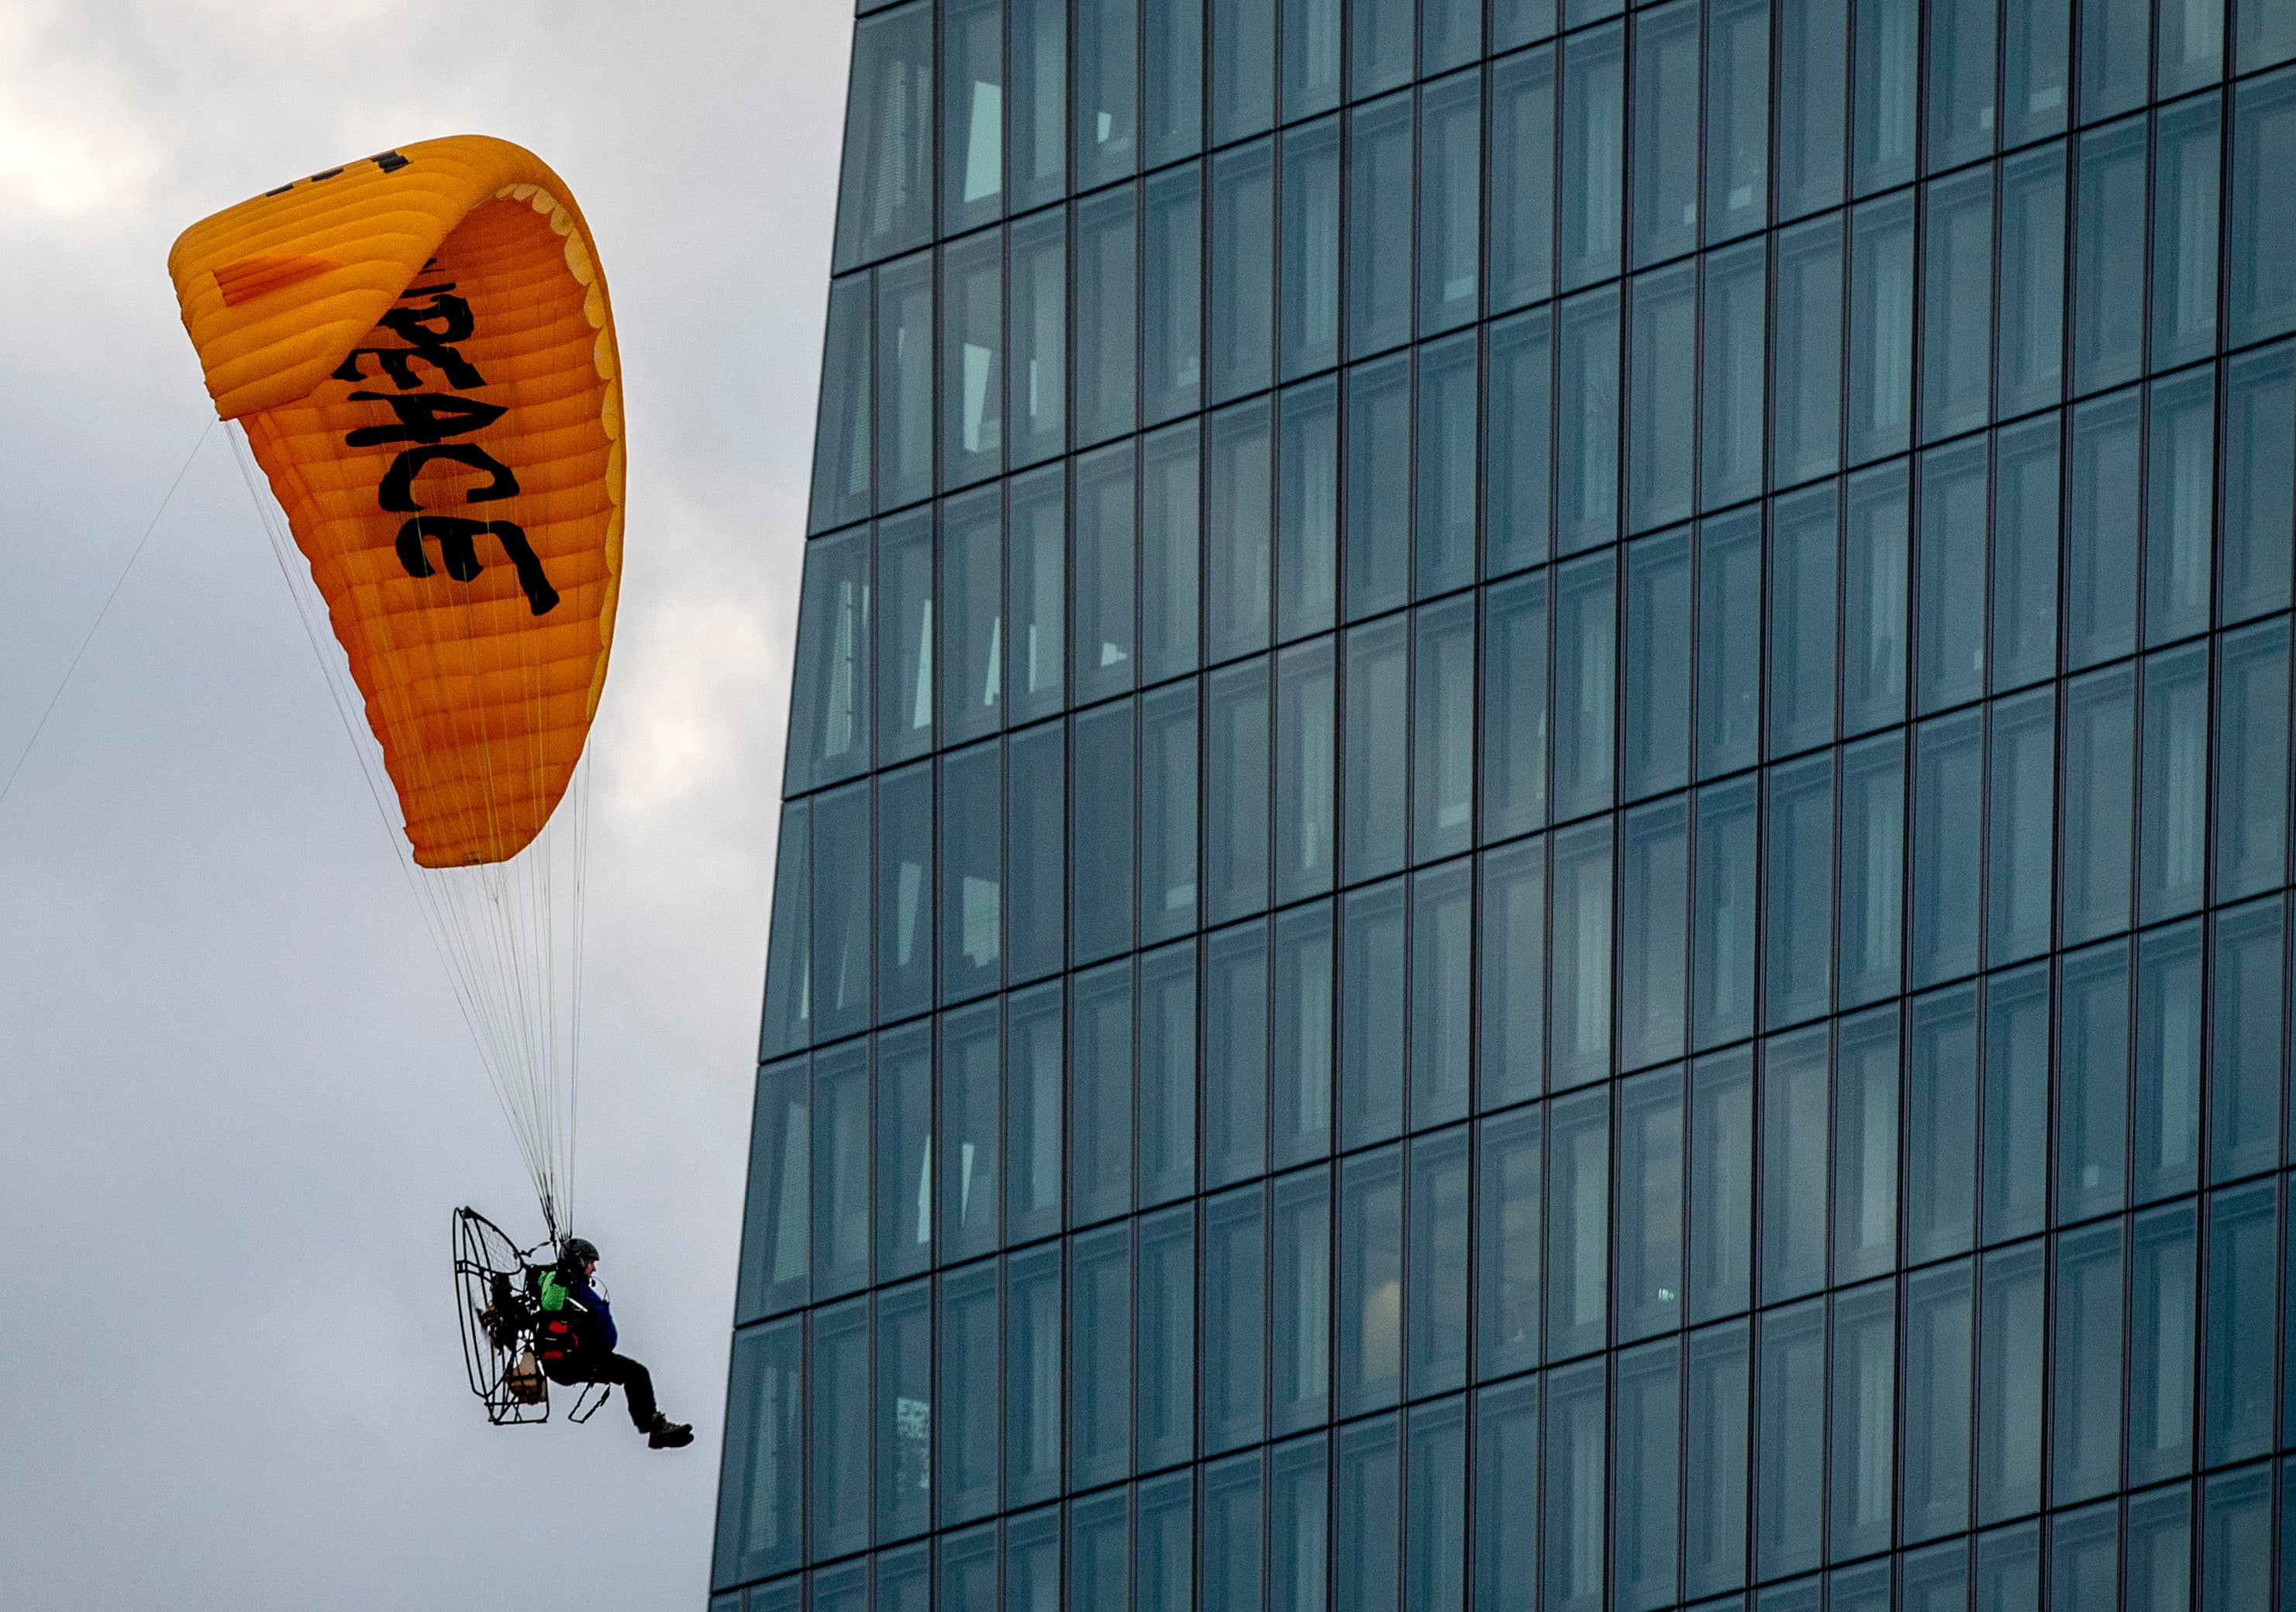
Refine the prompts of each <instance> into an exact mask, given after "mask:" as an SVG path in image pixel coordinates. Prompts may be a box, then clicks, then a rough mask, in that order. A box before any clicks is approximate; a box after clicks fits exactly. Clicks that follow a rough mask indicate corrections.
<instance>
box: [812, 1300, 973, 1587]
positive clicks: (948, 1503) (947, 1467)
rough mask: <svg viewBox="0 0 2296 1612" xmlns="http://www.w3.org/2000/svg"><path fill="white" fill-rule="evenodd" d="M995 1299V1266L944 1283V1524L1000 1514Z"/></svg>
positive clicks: (941, 1452)
mask: <svg viewBox="0 0 2296 1612" xmlns="http://www.w3.org/2000/svg"><path fill="white" fill-rule="evenodd" d="M996 1300H997V1293H996V1264H994V1263H993V1262H989V1261H983V1262H982V1263H980V1264H976V1265H968V1266H966V1267H965V1268H964V1270H963V1271H961V1272H954V1273H952V1274H950V1275H948V1276H945V1277H943V1278H942V1279H941V1284H940V1347H939V1365H940V1389H941V1399H942V1405H941V1438H940V1448H939V1452H937V1453H938V1455H939V1461H940V1470H939V1472H937V1473H935V1474H934V1477H935V1479H936V1481H937V1482H938V1483H939V1487H940V1520H941V1522H942V1523H943V1524H949V1523H959V1522H969V1521H971V1520H972V1518H976V1517H986V1516H988V1514H989V1513H990V1512H992V1511H994V1510H996V1456H997V1446H996V1429H997V1421H998V1409H999V1401H998V1395H997V1388H998V1382H997V1379H998V1378H999V1376H1000V1375H1001V1372H1000V1371H999V1369H998V1368H999V1365H1000V1363H1001V1362H1002V1360H1003V1358H1004V1357H1003V1355H1002V1354H1001V1353H1000V1352H999V1350H998V1348H997V1336H996V1333H997V1327H996V1307H997V1305H996ZM832 1403H835V1402H834V1401H832ZM991 1582H992V1583H993V1582H994V1581H993V1580H992V1581H991Z"/></svg>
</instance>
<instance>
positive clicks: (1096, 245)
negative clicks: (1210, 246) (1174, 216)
mask: <svg viewBox="0 0 2296 1612" xmlns="http://www.w3.org/2000/svg"><path fill="white" fill-rule="evenodd" d="M1085 3H1086V4H1087V5H1090V4H1123V3H1124V0H1085ZM1078 76H1079V78H1081V77H1082V75H1081V74H1079V75H1078ZM1079 89H1080V92H1081V86H1079ZM1079 157H1080V158H1081V153H1079ZM1135 203H1136V195H1135V193H1134V191H1133V189H1132V187H1131V186H1129V185H1127V186H1125V187H1124V188H1122V189H1120V190H1116V191H1111V192H1109V193H1108V194H1106V195H1103V196H1098V197H1095V198H1094V199H1093V200H1090V201H1086V202H1080V203H1078V207H1077V216H1076V217H1077V244H1076V258H1077V297H1076V344H1077V351H1076V390H1077V396H1076V429H1077V443H1078V446H1084V445H1085V444H1087V443H1094V442H1104V441H1106V440H1107V439H1108V438H1111V437H1114V436H1117V435H1119V434H1120V433H1122V432H1125V431H1128V430H1132V428H1133V426H1134V425H1135V424H1136V422H1137V420H1138V415H1139V409H1138V400H1137V398H1136V397H1135V396H1134V392H1135V388H1136V381H1137V375H1138V369H1137V365H1138V361H1139V348H1140V334H1139V317H1140V315H1139V308H1138V306H1137V290H1138V283H1139V270H1138V251H1139V231H1138V228H1137V225H1136V223H1135V221H1134V218H1133V209H1134V206H1135Z"/></svg>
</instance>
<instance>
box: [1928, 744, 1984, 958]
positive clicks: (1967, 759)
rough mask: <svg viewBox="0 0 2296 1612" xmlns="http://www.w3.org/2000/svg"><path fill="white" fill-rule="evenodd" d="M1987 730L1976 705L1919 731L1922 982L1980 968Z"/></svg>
mask: <svg viewBox="0 0 2296 1612" xmlns="http://www.w3.org/2000/svg"><path fill="white" fill-rule="evenodd" d="M1982 732H1983V724H1982V722H1981V719H1980V713H1978V712H1976V711H1970V712H1967V713H1965V714H1964V715H1962V716H1948V717H1943V718H1941V719H1939V720H1938V721H1936V722H1932V723H1929V724H1925V725H1924V726H1923V727H1921V728H1919V729H1916V730H1915V735H1914V880H1913V920H1914V922H1913V940H1912V948H1911V950H1912V959H1911V960H1912V962H1913V983H1914V985H1915V986H1916V987H1919V986H1925V985H1934V984H1937V983H1938V982H1939V981H1941V980H1947V979H1951V978H1955V977H1956V976H1957V975H1962V974H1969V973H1973V972H1974V971H1975V970H1976V968H1977V953H1978V937H1979V934H1980V930H1979V928H1978V921H1977V904H1978V896H1979V892H1980V888H1981V884H1980V879H1981V873H1980V854H1981V849H1982V846H1983V843H1984V842H1983V839H1982V838H1981V836H1980V832H1979V830H1980V814H1981V813H1982V811H1983V809H1984V805H1985V796H1984V790H1983V779H1984V766H1985V759H1984V753H1983V749H1982V748H1981V740H1982Z"/></svg>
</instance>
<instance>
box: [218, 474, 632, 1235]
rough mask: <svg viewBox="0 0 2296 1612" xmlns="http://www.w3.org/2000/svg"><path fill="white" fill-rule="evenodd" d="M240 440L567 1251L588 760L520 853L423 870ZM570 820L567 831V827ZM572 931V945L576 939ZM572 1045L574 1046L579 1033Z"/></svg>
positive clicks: (359, 747)
mask: <svg viewBox="0 0 2296 1612" xmlns="http://www.w3.org/2000/svg"><path fill="white" fill-rule="evenodd" d="M230 435H231V439H232V446H233V450H234V455H235V456H236V457H237V459H238V461H239V465H240V471H241V474H242V477H243V478H244V479H246V481H247V485H248V492H249V495H250V497H252V498H253V500H254V502H255V506H256V510H257V512H258V516H259V517H260V519H261V520H262V522H263V528H264V533H265V536H266V538H267V539H268V540H269V542H270V544H271V550H272V558H273V559H274V561H276V563H277V564H278V567H279V570H280V574H281V577H283V580H284V581H285V583H286V585H287V591H288V594H289V596H290V597H291V599H293V601H295V610H296V615H297V617H298V618H299V620H300V621H301V622H302V625H303V631H304V636H305V637H306V638H307V640H308V641H309V642H310V644H311V651H312V654H313V656H314V658H315V659H316V660H317V661H318V663H319V668H320V673H321V675H322V676H323V678H324V680H325V682H326V684H327V691H328V693H329V695H330V696H331V698H332V700H333V702H334V706H335V714H336V716H337V717H338V718H339V719H340V721H341V723H342V724H343V732H344V733H345V735H346V737H347V738H348V740H349V741H350V744H351V749H352V753H353V754H354V755H355V756H356V757H357V758H358V764H359V772H360V774H361V776H362V777H363V778H364V779H365V782H366V786H367V793H368V796H369V798H372V799H373V802H374V806H375V813H376V815H377V817H378V818H379V819H380V820H381V822H382V825H383V831H384V835H385V838H386V839H389V842H390V845H391V847H392V849H393V851H394V853H395V854H396V855H397V856H398V863H399V868H400V871H401V872H402V873H403V874H404V875H405V877H406V880H407V886H408V888H409V889H410V890H411V891H412V892H413V894H414V898H415V904H416V907H417V908H418V910H419V911H420V912H422V919H423V927H424V929H426V930H427V931H428V932H429V934H430V942H431V945H432V948H433V949H434V950H435V951H436V952H437V953H438V954H439V961H440V964H441V966H442V968H443V969H444V970H445V972H446V974H447V978H448V980H449V981H450V983H451V984H452V985H453V986H454V989H455V1002H456V1004H457V1006H459V1007H460V1009H461V1010H462V1014H463V1024H464V1026H465V1027H466V1028H467V1029H468V1030H469V1031H470V1034H471V1042H472V1043H473V1045H474V1046H475V1048H476V1049H477V1051H478V1053H479V1059H480V1063H481V1064H483V1065H484V1066H485V1068H486V1070H487V1076H488V1083H489V1084H491V1085H492V1086H493V1088H494V1092H495V1098H496V1102H497V1103H498V1104H499V1105H500V1106H501V1109H502V1110H503V1116H504V1119H505V1120H506V1121H507V1122H508V1124H509V1125H510V1129H511V1133H512V1138H513V1139H514V1141H516V1143H517V1145H518V1149H519V1154H520V1158H521V1162H522V1163H523V1164H524V1165H525V1166H526V1171H527V1174H528V1176H529V1180H530V1181H531V1182H533V1185H534V1190H535V1197H536V1199H537V1204H538V1207H540V1209H541V1212H542V1217H543V1222H544V1224H545V1228H546V1229H547V1231H548V1232H549V1236H550V1239H551V1241H552V1243H553V1246H554V1244H555V1242H556V1240H557V1239H558V1237H559V1236H560V1234H561V1233H562V1231H564V1230H565V1229H567V1228H568V1227H569V1226H570V1218H569V1208H570V1197H571V1191H570V1189H571V1185H572V1140H573V1127H572V1099H573V1083H572V1081H571V1079H570V1077H568V1076H567V1075H566V1074H564V1073H562V1071H565V1070H566V1068H567V1066H566V1065H563V1064H562V1063H561V1062H560V1058H559V1053H560V1050H561V1043H560V1035H559V1019H560V1018H561V1016H562V1013H565V1012H568V1011H578V1007H579V1003H578V994H576V993H573V992H570V991H569V992H562V991H561V990H560V989H559V982H558V980H557V978H556V971H555V967H554V957H555V953H556V952H557V950H558V949H559V947H560V946H561V945H563V944H567V943H568V942H569V940H570V938H571V939H572V941H573V942H574V944H578V937H579V935H580V931H581V916H580V904H581V891H582V883H581V879H580V863H581V858H582V855H583V852H584V850H585V848H586V845H587V838H588V837H587V833H586V816H587V813H586V810H585V808H586V804H587V803H586V799H585V797H586V794H587V790H586V782H587V775H588V768H587V765H586V764H585V765H583V766H582V767H580V768H579V769H578V772H577V774H576V777H575V779H574V781H573V783H572V786H571V787H570V788H569V789H568V790H567V792H566V797H565V798H564V800H563V801H562V804H561V810H560V811H559V812H558V813H557V814H553V818H552V820H551V822H549V823H548V824H547V825H546V826H545V828H544V830H543V831H542V832H541V833H540V834H539V835H537V836H536V838H535V839H534V841H533V842H532V843H531V844H529V846H527V847H526V848H525V849H524V850H522V851H521V853H520V854H519V855H516V856H514V857H512V858H511V859H510V860H508V861H506V862H499V863H482V864H480V865H478V866H475V867H466V868H425V867H422V866H421V865H420V864H419V863H416V862H415V861H414V855H413V853H412V851H411V849H410V847H409V846H408V844H407V841H406V835H405V834H404V832H402V831H401V826H400V823H399V822H398V817H397V815H396V814H394V813H393V812H392V810H391V808H390V806H389V803H388V802H389V796H390V794H392V793H394V792H395V791H394V790H393V786H392V783H391V781H390V779H389V773H388V771H387V770H386V769H385V767H384V765H383V761H382V756H381V749H380V746H379V745H377V744H375V743H373V742H372V741H369V742H364V743H363V742H361V729H362V726H363V725H364V724H361V723H359V722H357V721H356V720H355V719H354V716H353V713H354V712H356V711H357V710H358V709H359V708H361V707H362V705H363V704H364V703H365V696H364V695H363V694H362V692H361V691H359V689H358V687H357V684H356V683H354V682H353V681H352V679H351V675H350V668H349V664H348V659H346V658H345V657H344V656H343V655H342V654H341V653H340V652H337V653H334V654H332V655H331V654H330V653H329V652H328V648H329V645H328V642H327V640H328V639H330V638H332V634H331V633H328V632H326V631H325V624H326V618H327V611H326V606H325V604H324V601H322V600H321V599H320V598H319V596H318V590H317V587H316V584H314V583H313V582H312V580H311V575H310V569H309V565H308V562H307V561H306V560H305V559H304V557H303V555H302V552H301V551H300V550H299V548H298V547H297V546H296V544H295V541H294V537H293V535H292V534H291V532H290V531H289V530H288V529H287V526H286V521H285V519H284V513H283V511H281V510H280V509H279V508H278V507H277V506H276V504H275V503H274V502H273V501H272V500H271V499H269V498H267V497H266V496H265V494H264V490H263V487H262V486H261V485H260V483H259V482H258V479H257V476H256V466H255V464H254V463H253V461H252V456H251V454H250V451H249V447H248V445H247V443H246V441H245V438H244V434H243V432H242V431H241V430H233V431H232V432H231V433H230ZM375 714H376V716H378V718H382V717H384V716H385V714H384V713H383V712H382V711H381V710H380V709H378V710H377V711H376V713H375ZM479 718H480V734H481V736H482V737H481V754H482V756H483V757H485V759H486V761H487V765H489V766H491V765H492V747H491V746H490V745H488V744H486V743H485V741H484V738H483V735H484V734H485V732H486V731H487V726H488V724H487V723H486V719H485V715H484V713H483V712H481V713H480V714H479ZM562 819H563V820H567V821H564V822H562V821H561V820H562ZM496 843H499V836H496ZM562 857H563V858H565V859H567V860H568V861H570V863H572V864H573V865H572V891H573V896H574V902H573V904H574V907H575V911H574V912H573V913H572V914H570V920H571V921H570V923H569V922H565V921H563V920H562V917H561V915H560V914H559V913H558V912H556V910H555V904H554V903H553V901H552V899H551V897H552V891H553V886H554V884H555V883H556V882H558V880H557V873H556V870H555V865H554V864H555V863H557V862H558V861H559V860H560V859H561V858H562ZM568 929H570V931H571V937H570V936H569V935H568V934H567V933H566V932H565V931H566V930H568ZM566 1039H567V1042H568V1043H569V1044H570V1043H571V1042H572V1036H571V1035H569V1036H568V1037H567V1038H566Z"/></svg>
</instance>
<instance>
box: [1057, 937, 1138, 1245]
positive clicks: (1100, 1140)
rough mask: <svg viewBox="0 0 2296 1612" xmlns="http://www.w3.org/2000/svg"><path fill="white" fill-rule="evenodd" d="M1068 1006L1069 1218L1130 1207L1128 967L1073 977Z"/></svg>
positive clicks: (1103, 1216)
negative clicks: (1069, 1073) (1069, 1007)
mask: <svg viewBox="0 0 2296 1612" xmlns="http://www.w3.org/2000/svg"><path fill="white" fill-rule="evenodd" d="M1072 988H1073V990H1074V992H1075V998H1074V1002H1073V1006H1072V1008H1071V1011H1070V1018H1071V1019H1072V1020H1073V1023H1072V1025H1071V1027H1070V1032H1069V1034H1070V1037H1071V1042H1070V1051H1069V1065H1070V1070H1071V1071H1072V1073H1071V1076H1070V1093H1069V1127H1070V1129H1069V1194H1070V1198H1069V1222H1070V1224H1071V1225H1089V1224H1090V1223H1093V1222H1095V1221H1099V1220H1107V1219H1110V1218H1111V1217H1112V1216H1115V1215H1121V1214H1123V1213H1125V1212H1126V1211H1127V1210H1128V1209H1130V1208H1131V1207H1132V1092H1133V1078H1132V965H1131V963H1130V962H1128V961H1126V962H1116V963H1111V964H1110V965H1109V966H1108V967H1106V968H1103V969H1095V970H1093V971H1092V972H1091V973H1089V974H1085V975H1080V976H1078V978H1077V980H1076V983H1075V985H1074V986H1073V987H1072Z"/></svg>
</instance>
